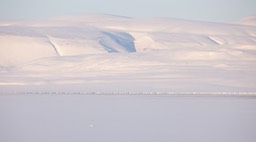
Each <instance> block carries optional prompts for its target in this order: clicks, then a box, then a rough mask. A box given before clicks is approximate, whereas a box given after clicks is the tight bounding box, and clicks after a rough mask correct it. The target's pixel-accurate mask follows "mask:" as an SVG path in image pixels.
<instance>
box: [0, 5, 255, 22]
mask: <svg viewBox="0 0 256 142" xmlns="http://www.w3.org/2000/svg"><path fill="white" fill-rule="evenodd" d="M73 13H107V14H115V15H122V16H129V17H155V16H159V17H174V18H182V19H193V20H206V21H217V22H219V21H220V22H221V21H233V20H236V19H239V18H241V17H244V16H248V15H256V0H0V20H4V19H40V18H46V17H51V16H57V15H65V14H73Z"/></svg>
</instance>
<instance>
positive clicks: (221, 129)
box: [0, 95, 256, 142]
mask: <svg viewBox="0 0 256 142" xmlns="http://www.w3.org/2000/svg"><path fill="white" fill-rule="evenodd" d="M0 114H1V118H0V126H1V127H0V141H3V142H45V141H47V142H70V141H75V142H84V141H86V142H102V141H105V142H142V141H143V142H159V141H161V142H170V141H175V142H206V141H207V142H254V141H255V140H256V135H255V131H256V127H255V126H256V121H255V120H256V98H255V97H231V96H229V97H223V96H222V97H219V96H200V97H199V96H172V95H5V96H0Z"/></svg>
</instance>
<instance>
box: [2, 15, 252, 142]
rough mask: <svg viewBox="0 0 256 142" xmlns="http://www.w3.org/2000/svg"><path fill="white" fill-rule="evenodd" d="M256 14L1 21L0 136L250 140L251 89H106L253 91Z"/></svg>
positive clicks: (9, 140)
mask: <svg viewBox="0 0 256 142" xmlns="http://www.w3.org/2000/svg"><path fill="white" fill-rule="evenodd" d="M254 19H255V18H245V20H242V21H239V22H238V23H236V24H222V23H209V22H198V21H187V20H179V19H170V18H145V19H133V18H127V17H120V16H113V15H104V14H85V15H76V16H74V15H73V16H63V17H55V18H51V19H46V20H41V21H2V22H0V25H1V26H0V58H1V59H0V93H1V95H0V114H1V118H0V132H1V133H0V141H5V142H23V141H24V142H35V141H36V142H40V141H42V142H43V141H48V142H55V141H60V142H68V141H78V142H80V141H90V142H93V141H95V142H100V141H109V142H113V141H115V142H120V141H122V142H126V141H127V142H131V141H132V142H141V141H145V142H156V141H162V142H169V141H177V142H205V141H207V142H216V141H218V142H227V141H230V142H245V141H246V142H254V141H255V140H256V137H255V135H254V132H255V131H256V130H255V128H256V124H255V119H256V105H255V104H256V99H255V97H254V96H253V95H252V96H244V97H242V96H241V95H239V96H229V95H228V96H225V95H224V96H214V95H209V96H193V95H192V96H193V97H192V96H189V95H188V96H175V95H171V96H170V95H163V94H162V95H159V94H158V95H104V92H106V93H113V92H125V93H127V92H134V93H135V94H136V93H138V92H177V93H179V92H205V93H206V94H207V92H208V93H209V94H210V93H212V92H234V93H239V92H249V93H250V92H251V93H255V91H256V81H255V80H256V79H255V72H256V62H255V61H256V56H255V54H256V26H255V25H254V23H255V22H254V21H255V20H254ZM40 92H41V93H40ZM43 92H47V93H50V94H52V95H50V94H43ZM56 92H64V95H63V94H62V95H61V94H58V93H57V94H56ZM65 92H76V93H78V94H79V93H83V92H85V93H88V92H89V93H90V92H102V93H103V95H78V94H76V93H75V94H68V93H65ZM38 93H39V94H38Z"/></svg>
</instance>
